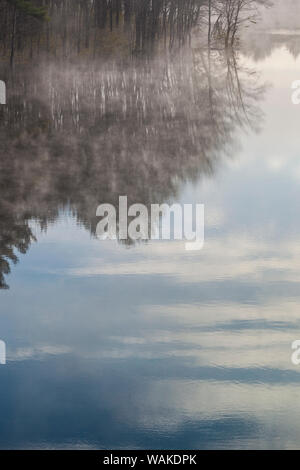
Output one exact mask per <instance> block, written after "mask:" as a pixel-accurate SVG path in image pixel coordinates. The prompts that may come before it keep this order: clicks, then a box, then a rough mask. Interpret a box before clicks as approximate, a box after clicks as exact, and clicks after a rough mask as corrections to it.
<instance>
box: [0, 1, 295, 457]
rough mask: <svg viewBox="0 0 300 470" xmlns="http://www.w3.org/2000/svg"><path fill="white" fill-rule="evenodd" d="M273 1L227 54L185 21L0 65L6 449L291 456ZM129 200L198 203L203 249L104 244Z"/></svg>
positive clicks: (285, 221)
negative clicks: (107, 208)
mask: <svg viewBox="0 0 300 470" xmlns="http://www.w3.org/2000/svg"><path fill="white" fill-rule="evenodd" d="M282 3H283V2H275V4H274V6H273V7H272V9H271V10H268V11H267V12H265V11H264V12H263V13H262V16H261V17H260V19H259V20H258V21H257V22H256V24H255V25H254V24H252V25H251V26H250V27H249V28H245V29H244V30H243V31H242V32H241V34H240V35H239V41H238V43H237V44H236V45H234V47H233V48H230V50H228V49H226V48H224V47H221V46H220V43H219V42H213V43H212V44H210V45H209V46H208V45H207V43H206V42H205V38H204V36H205V34H204V33H203V31H202V29H201V28H200V27H199V26H197V25H192V26H191V30H190V31H189V33H188V39H186V40H183V39H182V37H183V36H182V37H180V41H179V42H178V44H175V45H174V47H173V48H172V50H171V49H170V48H165V47H163V46H164V45H163V42H164V41H163V39H161V40H159V45H158V47H156V48H155V50H153V48H151V50H150V51H148V50H147V51H146V52H145V51H144V53H143V54H141V53H139V54H125V53H122V54H120V49H119V46H118V47H117V51H116V50H115V49H114V48H112V50H111V48H110V47H108V46H107V49H105V54H104V55H103V57H102V58H101V59H100V58H99V59H98V60H96V61H91V59H89V58H87V57H85V56H83V57H82V58H81V59H80V60H72V61H70V63H69V64H68V66H65V65H64V61H63V60H61V59H59V58H57V60H50V61H49V60H47V61H46V60H45V61H44V60H40V61H38V63H37V61H36V60H35V61H34V63H35V65H34V66H33V65H31V63H30V62H29V61H28V60H26V61H25V60H24V61H22V60H19V59H18V60H17V61H16V63H15V65H14V69H13V70H11V69H10V68H9V67H8V65H7V63H6V62H5V61H4V60H3V61H2V62H0V79H3V80H5V82H6V86H7V105H6V106H4V105H0V153H1V156H0V185H1V193H0V285H1V287H2V289H1V292H0V296H1V303H0V339H1V340H2V341H4V342H5V344H6V356H7V357H6V365H1V366H0V383H1V387H0V447H1V448H2V449H31V448H35V449H37V448H39V449H60V448H63V449H107V448H109V449H150V448H152V449H154V448H155V449H166V448H167V449H179V448H180V449H296V448H299V439H300V405H299V399H298V396H299V391H300V369H299V367H300V366H299V365H295V364H294V363H293V362H292V353H293V350H292V343H293V342H294V341H295V340H298V339H300V321H299V310H298V308H299V305H300V288H299V286H300V237H299V235H300V217H299V209H300V198H299V195H300V161H299V151H300V147H299V125H300V106H297V105H295V104H293V103H292V93H293V90H292V83H293V82H295V81H296V80H300V41H299V39H300V24H299V13H300V2H292V5H291V7H290V8H286V9H285V10H284V11H283V9H282ZM284 3H285V2H284ZM292 9H294V10H292ZM297 18H298V19H297ZM112 34H113V35H114V47H115V43H117V42H118V39H116V36H117V35H116V33H115V32H113V33H112ZM181 34H183V33H182V32H181ZM175 39H177V36H176V34H175ZM168 40H169V39H168ZM174 42H176V41H175V40H174ZM122 48H123V45H121V49H122ZM80 57H81V56H80ZM90 61H91V62H90ZM124 195H127V196H128V200H129V201H130V202H131V203H142V204H144V205H146V206H147V207H148V206H150V205H151V204H163V203H168V204H174V203H178V204H181V205H183V204H197V203H199V204H204V205H205V244H204V248H203V249H202V250H200V251H193V252H188V251H186V250H185V244H184V243H183V242H181V241H179V240H170V241H149V242H140V243H133V242H123V243H121V242H118V241H114V240H110V241H108V240H106V241H103V240H99V239H98V238H97V234H96V224H97V217H96V209H97V207H98V205H99V204H101V203H110V204H114V205H115V206H117V205H118V198H119V196H124ZM17 261H18V262H17Z"/></svg>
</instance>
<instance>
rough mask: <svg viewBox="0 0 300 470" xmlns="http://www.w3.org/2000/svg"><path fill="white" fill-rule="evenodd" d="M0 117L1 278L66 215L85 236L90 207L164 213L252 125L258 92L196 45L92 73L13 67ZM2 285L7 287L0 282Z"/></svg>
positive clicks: (230, 64)
mask: <svg viewBox="0 0 300 470" xmlns="http://www.w3.org/2000/svg"><path fill="white" fill-rule="evenodd" d="M13 79H14V90H13V91H12V92H11V93H10V98H9V102H8V106H6V107H3V108H2V109H1V113H2V114H1V118H0V142H1V143H0V151H1V154H2V155H3V157H2V158H1V161H0V184H1V188H2V193H1V202H0V212H1V215H0V219H1V222H0V231H1V246H0V253H1V267H0V271H1V273H2V274H1V276H2V277H3V274H7V273H8V272H9V266H8V262H9V260H11V261H13V262H15V261H16V257H15V255H14V254H13V247H15V248H16V249H18V250H19V251H21V252H25V251H26V250H27V249H28V247H29V245H30V243H31V241H32V240H33V236H32V233H31V231H30V228H29V225H28V221H30V220H35V221H38V222H39V223H40V224H41V226H42V227H43V228H44V229H46V228H47V224H49V223H50V222H52V221H54V220H55V219H56V218H57V217H58V214H59V212H60V211H61V210H66V209H67V210H70V211H71V212H72V213H73V214H74V216H76V218H77V220H78V223H80V224H82V225H84V226H85V227H86V228H87V229H88V230H89V231H91V233H92V234H95V228H96V223H97V220H96V217H95V214H96V208H97V207H98V205H99V204H101V203H111V204H114V205H115V206H116V207H117V206H118V198H119V195H127V196H128V202H129V204H132V203H143V204H145V205H146V206H148V207H149V206H150V204H153V203H159V204H162V203H163V202H166V201H169V202H171V201H172V200H173V199H174V198H175V197H176V195H177V194H178V191H179V189H180V187H181V185H182V184H183V183H184V182H185V181H191V180H197V179H198V178H199V177H200V176H201V175H212V174H213V173H214V171H215V168H216V167H217V165H218V164H219V162H220V158H221V156H222V155H226V154H227V155H231V153H232V152H233V151H234V145H235V138H234V137H235V131H236V128H237V127H245V128H248V127H249V126H251V127H252V126H253V125H254V123H255V124H257V122H258V121H259V118H260V113H259V110H258V108H257V105H256V101H257V100H258V99H259V97H260V96H261V93H262V92H263V87H261V86H260V85H259V83H258V80H257V76H256V75H255V74H254V73H253V71H249V70H246V69H242V68H241V67H240V66H239V60H238V56H236V55H235V54H234V53H233V52H231V53H225V51H221V50H220V51H213V52H209V51H208V50H207V48H206V49H203V48H201V47H200V46H198V45H197V44H195V45H194V47H193V48H192V49H188V50H187V49H186V50H183V51H181V52H180V53H178V54H177V56H176V57H164V58H162V57H160V58H157V59H152V60H151V61H150V60H148V61H139V60H135V61H130V62H129V63H127V64H124V63H122V64H121V65H118V64H117V63H115V62H109V63H106V64H105V65H104V64H102V65H101V66H94V67H93V68H92V69H91V68H89V69H88V71H84V70H83V71H82V70H80V68H78V67H75V66H74V67H73V68H72V69H68V70H64V69H63V68H62V67H59V66H57V65H53V66H49V67H48V68H47V67H43V68H41V69H37V70H35V72H34V73H33V71H32V70H29V71H28V72H26V69H24V68H19V69H18V68H16V70H15V72H14V77H13ZM1 285H4V281H3V279H2V281H1Z"/></svg>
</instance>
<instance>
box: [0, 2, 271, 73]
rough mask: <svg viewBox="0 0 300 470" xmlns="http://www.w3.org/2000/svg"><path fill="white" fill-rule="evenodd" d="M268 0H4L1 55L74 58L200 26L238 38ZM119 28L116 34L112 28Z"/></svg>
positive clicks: (229, 39)
mask: <svg viewBox="0 0 300 470" xmlns="http://www.w3.org/2000/svg"><path fill="white" fill-rule="evenodd" d="M262 3H265V4H268V3H269V2H268V1H267V0H0V57H1V56H2V59H3V58H5V59H7V58H9V60H10V63H11V64H13V62H14V60H15V57H16V56H18V57H20V56H21V58H22V59H24V56H25V58H27V59H28V58H32V57H33V56H34V55H37V56H39V55H40V54H41V52H46V53H47V54H50V55H54V56H63V57H64V58H71V57H73V56H74V55H75V54H77V55H78V54H82V55H84V54H89V55H93V56H97V55H99V54H101V53H103V51H104V50H105V48H107V42H109V43H110V45H112V44H113V43H114V42H116V43H118V44H119V45H121V46H123V50H124V49H126V50H130V52H132V51H134V52H141V51H145V50H146V49H147V50H149V48H150V50H151V48H153V45H154V44H155V42H156V40H160V43H161V44H163V45H164V46H165V47H172V46H174V44H175V43H177V44H178V43H179V44H181V43H183V42H184V41H185V40H186V39H187V38H188V37H189V33H190V31H191V29H192V28H193V27H194V26H196V25H197V26H199V27H200V28H201V29H203V30H205V31H207V34H208V40H209V41H211V40H212V38H214V37H218V38H224V41H225V44H226V46H230V45H232V44H233V42H234V41H235V39H236V36H237V32H238V30H239V27H240V25H241V23H242V22H244V21H251V20H253V19H254V18H255V14H256V7H257V6H258V5H259V4H262ZM116 31H117V32H118V34H117V35H115V36H112V35H110V34H109V33H113V32H116Z"/></svg>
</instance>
